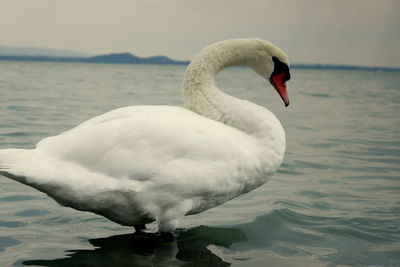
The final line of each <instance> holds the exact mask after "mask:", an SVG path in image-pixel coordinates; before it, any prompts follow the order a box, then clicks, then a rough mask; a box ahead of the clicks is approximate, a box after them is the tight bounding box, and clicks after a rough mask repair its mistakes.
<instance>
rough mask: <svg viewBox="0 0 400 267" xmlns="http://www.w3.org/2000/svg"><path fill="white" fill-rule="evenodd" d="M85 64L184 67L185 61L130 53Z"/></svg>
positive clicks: (103, 57)
mask: <svg viewBox="0 0 400 267" xmlns="http://www.w3.org/2000/svg"><path fill="white" fill-rule="evenodd" d="M87 62H94V63H120V64H121V63H124V64H159V65H186V64H189V62H187V61H177V60H173V59H170V58H168V57H165V56H155V57H146V58H144V57H137V56H134V55H132V54H130V53H117V54H108V55H100V56H94V57H91V58H87Z"/></svg>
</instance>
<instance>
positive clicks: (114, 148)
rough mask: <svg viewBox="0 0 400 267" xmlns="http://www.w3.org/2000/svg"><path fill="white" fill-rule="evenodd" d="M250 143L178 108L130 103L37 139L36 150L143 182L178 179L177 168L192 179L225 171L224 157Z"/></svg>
mask: <svg viewBox="0 0 400 267" xmlns="http://www.w3.org/2000/svg"><path fill="white" fill-rule="evenodd" d="M254 142H255V141H254V140H253V138H251V137H249V136H248V135H245V134H244V133H242V132H240V131H238V130H236V129H234V128H231V127H229V126H226V125H224V124H222V123H219V122H215V121H213V120H210V119H207V118H204V117H202V116H199V115H197V114H196V113H193V112H191V111H189V110H187V109H184V108H180V107H170V106H136V107H126V108H121V109H117V110H114V111H111V112H109V113H106V114H103V115H101V116H98V117H95V118H93V119H91V120H89V121H87V122H85V123H83V124H81V125H79V126H77V127H76V128H74V129H72V130H70V131H67V132H65V133H63V134H61V135H58V136H55V137H50V138H46V139H43V140H42V141H41V142H39V143H38V145H37V150H38V151H40V152H41V153H44V154H46V155H49V156H51V157H54V158H57V159H58V160H60V161H65V162H72V163H75V164H78V165H80V166H82V167H83V168H86V169H89V170H91V171H93V172H97V173H101V174H102V175H107V176H110V177H113V178H122V179H123V178H127V179H130V180H139V181H145V180H149V179H150V178H152V177H155V176H157V179H163V178H160V177H161V176H163V177H165V176H174V177H173V178H174V179H179V178H180V177H179V176H185V175H184V173H182V172H186V173H188V172H190V175H191V176H193V177H192V178H193V179H195V178H196V173H198V174H197V175H199V174H200V173H203V174H204V175H207V171H208V172H215V171H216V170H217V169H218V168H219V169H220V171H222V172H223V171H226V170H222V169H221V168H222V167H221V166H225V167H227V166H229V165H227V164H226V162H229V161H240V160H241V159H240V158H243V159H246V157H247V155H252V154H254V153H253V152H254V151H252V149H253V148H254V146H255V145H254ZM213 166H214V167H213ZM212 168H214V169H212ZM186 176H189V174H188V175H186ZM186 178H187V177H186ZM175 181H176V180H175Z"/></svg>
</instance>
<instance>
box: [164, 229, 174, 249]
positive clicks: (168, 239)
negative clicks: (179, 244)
mask: <svg viewBox="0 0 400 267" xmlns="http://www.w3.org/2000/svg"><path fill="white" fill-rule="evenodd" d="M161 240H162V242H163V244H164V245H166V246H172V245H173V244H175V236H174V234H173V233H172V232H161Z"/></svg>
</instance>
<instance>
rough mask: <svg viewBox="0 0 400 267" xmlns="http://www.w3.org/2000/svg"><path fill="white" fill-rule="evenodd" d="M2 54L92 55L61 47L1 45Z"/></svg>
mask: <svg viewBox="0 0 400 267" xmlns="http://www.w3.org/2000/svg"><path fill="white" fill-rule="evenodd" d="M0 56H46V57H90V56H92V55H91V54H88V53H82V52H77V51H70V50H61V49H49V48H38V47H23V46H21V47H17V46H5V45H0Z"/></svg>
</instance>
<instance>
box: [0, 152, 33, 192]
mask: <svg viewBox="0 0 400 267" xmlns="http://www.w3.org/2000/svg"><path fill="white" fill-rule="evenodd" d="M34 159H35V151H34V150H27V149H2V150H0V174H1V175H3V176H6V177H8V178H10V179H13V180H15V181H18V182H20V183H23V184H27V185H31V183H30V182H29V179H28V178H27V177H26V173H25V171H24V170H25V169H26V166H27V164H31V163H34Z"/></svg>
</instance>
